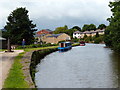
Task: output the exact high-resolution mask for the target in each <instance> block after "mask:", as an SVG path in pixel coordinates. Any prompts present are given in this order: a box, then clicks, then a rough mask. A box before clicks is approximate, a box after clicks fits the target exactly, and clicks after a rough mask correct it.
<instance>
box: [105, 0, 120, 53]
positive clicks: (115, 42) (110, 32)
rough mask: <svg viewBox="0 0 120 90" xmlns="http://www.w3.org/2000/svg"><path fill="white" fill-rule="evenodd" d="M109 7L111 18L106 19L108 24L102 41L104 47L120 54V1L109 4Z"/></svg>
mask: <svg viewBox="0 0 120 90" xmlns="http://www.w3.org/2000/svg"><path fill="white" fill-rule="evenodd" d="M109 7H110V8H111V11H112V16H111V17H110V18H108V19H107V20H108V21H109V22H110V24H109V26H108V27H107V28H106V30H105V40H104V41H105V43H106V46H108V47H111V48H112V49H114V50H115V51H118V52H120V1H119V0H116V1H114V2H110V4H109Z"/></svg>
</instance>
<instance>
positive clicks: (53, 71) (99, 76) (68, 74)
mask: <svg viewBox="0 0 120 90" xmlns="http://www.w3.org/2000/svg"><path fill="white" fill-rule="evenodd" d="M104 47H105V45H104V44H87V45H86V46H79V47H73V48H72V49H71V50H69V51H67V52H64V53H59V52H54V53H51V54H49V55H47V56H46V57H45V58H44V59H42V61H41V63H40V64H38V65H37V68H36V70H37V72H36V74H35V83H36V85H37V87H38V88H118V86H119V85H118V84H119V82H118V75H119V73H118V63H119V62H118V60H119V59H120V57H119V56H118V57H117V59H116V58H115V57H116V56H115V55H114V54H113V51H112V50H110V49H109V48H104Z"/></svg>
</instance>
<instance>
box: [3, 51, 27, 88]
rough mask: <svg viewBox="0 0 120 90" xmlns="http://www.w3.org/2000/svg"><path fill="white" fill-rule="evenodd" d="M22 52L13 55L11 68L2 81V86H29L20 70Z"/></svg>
mask: <svg viewBox="0 0 120 90" xmlns="http://www.w3.org/2000/svg"><path fill="white" fill-rule="evenodd" d="M24 53H25V52H23V53H20V54H19V55H18V56H16V57H15V60H14V63H13V65H12V68H11V69H10V72H9V74H8V77H7V78H6V80H5V82H4V86H3V87H4V88H29V85H28V84H27V82H26V81H25V80H24V79H25V77H24V75H23V71H22V64H21V63H20V61H21V59H22V57H23V55H24Z"/></svg>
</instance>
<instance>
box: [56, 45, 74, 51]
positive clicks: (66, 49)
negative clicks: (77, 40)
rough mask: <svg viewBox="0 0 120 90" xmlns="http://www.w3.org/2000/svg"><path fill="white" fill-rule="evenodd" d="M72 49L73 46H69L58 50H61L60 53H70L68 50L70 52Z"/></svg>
mask: <svg viewBox="0 0 120 90" xmlns="http://www.w3.org/2000/svg"><path fill="white" fill-rule="evenodd" d="M70 49H72V46H68V47H58V50H59V51H60V52H64V51H68V50H70Z"/></svg>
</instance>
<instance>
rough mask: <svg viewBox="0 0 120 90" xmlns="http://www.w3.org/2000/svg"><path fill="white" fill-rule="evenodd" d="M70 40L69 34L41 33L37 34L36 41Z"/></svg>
mask: <svg viewBox="0 0 120 90" xmlns="http://www.w3.org/2000/svg"><path fill="white" fill-rule="evenodd" d="M63 40H64V41H68V40H71V38H70V36H69V35H67V34H65V33H60V34H41V35H40V36H38V42H40V41H42V42H46V43H51V44H57V43H58V42H59V41H63Z"/></svg>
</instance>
